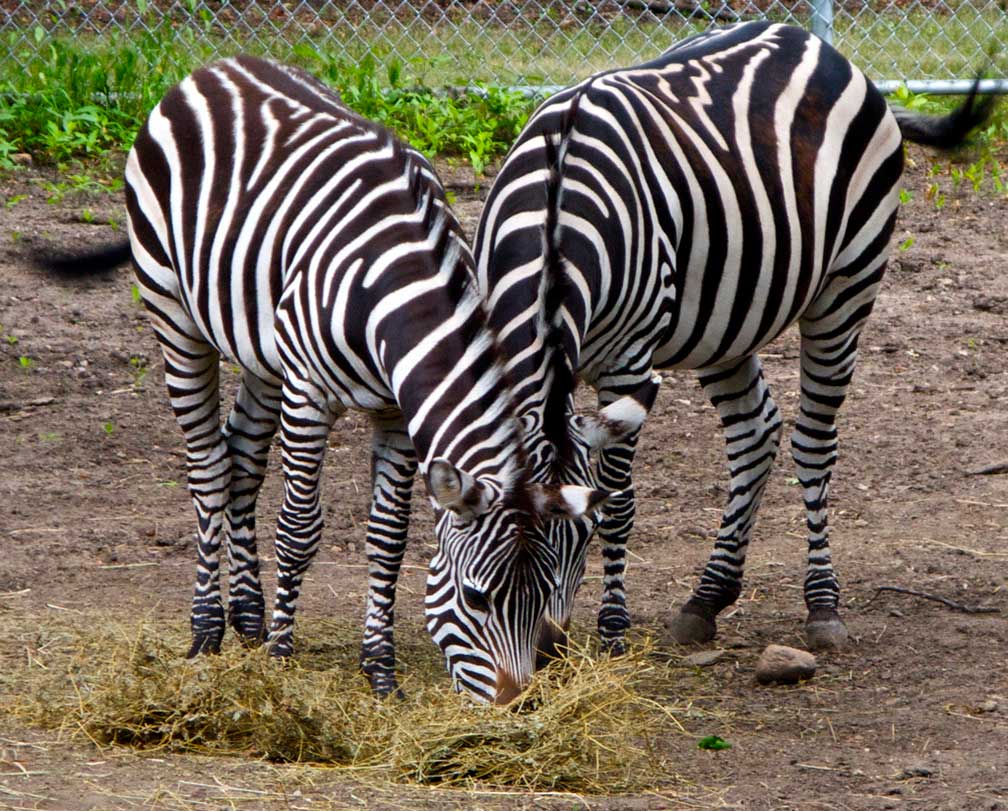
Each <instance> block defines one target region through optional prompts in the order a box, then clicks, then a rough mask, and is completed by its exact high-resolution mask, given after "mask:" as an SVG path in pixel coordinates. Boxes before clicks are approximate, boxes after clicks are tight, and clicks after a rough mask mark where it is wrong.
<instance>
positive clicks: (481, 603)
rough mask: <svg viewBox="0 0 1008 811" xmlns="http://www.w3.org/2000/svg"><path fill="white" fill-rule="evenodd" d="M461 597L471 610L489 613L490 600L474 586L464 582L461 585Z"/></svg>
mask: <svg viewBox="0 0 1008 811" xmlns="http://www.w3.org/2000/svg"><path fill="white" fill-rule="evenodd" d="M462 599H464V600H465V603H466V605H467V606H469V608H471V609H472V610H473V611H477V612H479V613H481V614H489V613H490V602H489V601H488V600H487V597H486V595H485V594H484V593H483V592H482V591H480V590H479V589H478V588H476V587H474V586H470V585H469V584H466V585H464V586H462Z"/></svg>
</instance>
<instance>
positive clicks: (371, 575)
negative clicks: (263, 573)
mask: <svg viewBox="0 0 1008 811" xmlns="http://www.w3.org/2000/svg"><path fill="white" fill-rule="evenodd" d="M416 470H417V459H416V453H415V451H414V450H413V444H412V442H411V441H410V438H409V435H408V434H407V433H406V432H405V429H404V428H403V426H402V425H401V423H399V422H396V423H394V424H387V423H379V422H378V421H377V420H376V421H375V422H374V436H373V440H372V446H371V491H372V498H371V512H370V515H369V516H368V526H367V544H366V548H367V560H368V599H367V610H366V613H365V616H364V641H363V643H362V644H361V654H360V668H361V671H362V672H363V673H364V675H365V676H366V677H367V679H368V682H369V683H370V685H371V689H372V691H374V692H375V693H376V694H377V695H381V696H387V695H397V696H400V697H401V696H402V692H401V691H400V690H399V684H398V682H397V681H396V674H395V665H396V656H395V642H394V637H393V628H394V622H395V596H396V583H397V581H398V579H399V569H400V566H401V565H402V559H403V553H404V551H405V549H406V532H407V529H408V528H409V518H410V498H411V496H412V493H413V478H414V476H415V475H416Z"/></svg>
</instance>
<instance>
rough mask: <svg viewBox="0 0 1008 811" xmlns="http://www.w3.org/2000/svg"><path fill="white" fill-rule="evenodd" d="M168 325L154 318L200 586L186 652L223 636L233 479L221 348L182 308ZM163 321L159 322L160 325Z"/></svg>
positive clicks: (209, 649)
mask: <svg viewBox="0 0 1008 811" xmlns="http://www.w3.org/2000/svg"><path fill="white" fill-rule="evenodd" d="M177 315H178V317H177V319H175V321H174V323H173V324H172V327H171V329H170V330H169V329H165V328H164V325H163V324H159V323H158V322H155V324H154V326H155V330H156V331H157V332H158V336H159V338H160V339H161V346H162V352H163V354H164V358H165V383H166V385H167V388H168V397H169V399H170V400H171V405H172V409H173V411H174V412H175V418H176V419H177V420H178V424H179V426H180V427H181V428H182V433H183V434H184V436H185V443H186V467H187V471H188V479H189V495H190V496H191V498H192V503H193V507H194V508H195V510H196V519H197V531H196V551H197V567H196V586H195V588H194V591H193V602H192V613H191V615H190V625H191V628H192V645H191V646H190V648H189V653H188V654H187V655H188V657H189V658H192V657H194V656H196V655H198V654H200V653H218V652H219V651H220V647H221V640H222V639H223V637H224V627H225V626H224V607H223V604H222V602H221V591H220V549H221V539H222V536H223V534H224V531H225V529H224V516H225V511H226V508H227V504H228V498H229V492H230V485H231V458H230V455H229V453H228V447H227V443H226V442H225V441H224V437H223V435H222V433H221V430H220V406H219V402H218V364H219V355H218V353H217V350H216V349H214V348H213V347H212V346H211V345H210V344H208V343H206V342H205V341H203V340H202V339H201V338H198V337H194V336H195V335H196V334H197V333H196V328H195V325H191V327H192V329H191V330H189V334H188V335H186V334H185V333H184V332H182V328H183V327H185V326H188V325H189V324H187V323H185V316H183V315H182V314H181V313H178V314H177ZM159 327H161V328H159Z"/></svg>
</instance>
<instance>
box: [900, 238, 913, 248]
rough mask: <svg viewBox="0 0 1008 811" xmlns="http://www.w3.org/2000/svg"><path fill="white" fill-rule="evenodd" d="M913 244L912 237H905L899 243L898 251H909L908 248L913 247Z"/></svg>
mask: <svg viewBox="0 0 1008 811" xmlns="http://www.w3.org/2000/svg"><path fill="white" fill-rule="evenodd" d="M913 244H914V238H913V237H907V238H906V239H904V240H903V241H902V242H901V243H900V245H899V249H900V251H909V250H910V248H911V247H912V246H913Z"/></svg>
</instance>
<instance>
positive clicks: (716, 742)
mask: <svg viewBox="0 0 1008 811" xmlns="http://www.w3.org/2000/svg"><path fill="white" fill-rule="evenodd" d="M731 746H732V745H731V744H730V743H728V741H726V740H725V739H724V738H722V737H720V736H718V735H707V736H706V737H703V738H701V739H700V740H698V741H697V748H698V749H708V750H710V751H713V752H720V751H721V750H722V749H731Z"/></svg>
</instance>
